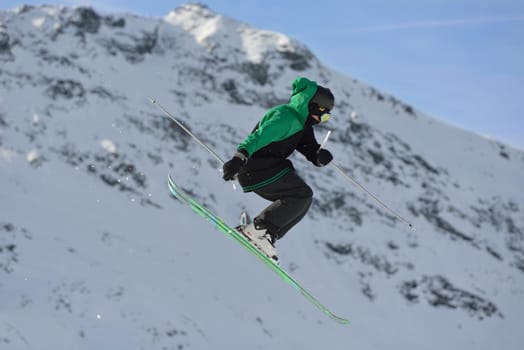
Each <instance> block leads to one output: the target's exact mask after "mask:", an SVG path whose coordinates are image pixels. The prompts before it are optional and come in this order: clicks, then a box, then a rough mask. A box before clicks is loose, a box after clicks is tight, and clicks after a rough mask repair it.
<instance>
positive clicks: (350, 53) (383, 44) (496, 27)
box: [0, 0, 524, 150]
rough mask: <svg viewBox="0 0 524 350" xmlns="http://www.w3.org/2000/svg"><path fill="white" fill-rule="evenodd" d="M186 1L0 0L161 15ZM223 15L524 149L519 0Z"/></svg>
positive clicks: (331, 5) (262, 2)
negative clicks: (290, 41) (294, 41)
mask: <svg viewBox="0 0 524 350" xmlns="http://www.w3.org/2000/svg"><path fill="white" fill-rule="evenodd" d="M185 2H187V1H164V0H154V1H137V0H105V1H104V0H92V1H89V0H85V1H83V0H71V1H53V0H46V1H43V2H42V1H30V0H28V1H14V0H0V8H2V9H6V8H12V7H15V6H18V5H20V4H23V3H30V4H39V3H47V4H63V5H90V6H93V7H94V8H96V9H98V10H101V11H103V12H113V11H116V12H133V13H137V14H143V15H149V16H159V17H160V16H164V15H166V14H167V13H168V12H169V11H170V10H172V9H174V8H175V7H177V6H178V5H180V4H183V3H185ZM202 2H203V3H205V4H206V5H208V6H209V7H210V8H211V9H213V10H215V11H217V12H219V13H222V14H224V15H226V16H229V17H233V18H236V19H238V20H241V21H243V22H247V23H250V24H252V25H254V26H255V27H258V28H261V29H268V30H273V31H278V32H282V33H285V34H287V35H289V36H291V37H293V38H295V39H297V40H299V41H300V42H302V43H304V44H306V45H307V46H308V47H309V48H310V49H311V50H312V51H313V52H314V53H315V55H317V57H319V59H320V60H321V61H322V62H323V63H325V64H326V65H328V66H330V67H332V68H335V69H337V70H338V71H340V72H344V73H346V74H348V75H350V76H352V77H354V78H356V79H359V80H361V81H364V82H367V83H369V84H371V85H373V86H374V87H376V88H378V89H380V90H383V91H385V92H387V93H390V94H392V95H394V96H396V97H398V98H400V99H402V100H403V101H405V102H406V103H408V104H411V105H413V106H415V107H416V108H418V109H420V110H422V111H424V112H425V113H427V114H429V115H431V116H433V117H435V118H437V119H441V120H444V121H446V122H448V123H450V124H452V125H456V126H459V127H462V128H465V129H468V130H472V131H474V132H477V133H479V134H483V135H489V136H492V137H494V138H497V139H499V140H501V141H503V142H505V143H508V144H510V145H512V146H515V147H518V148H520V149H523V150H524V112H523V111H524V1H522V0H424V1H413V0H395V1H388V0H381V1H379V0H366V1H362V0H323V1H318V0H316V1H309V0H303V1H282V0H281V1H274V0H243V1H240V0H218V1H202Z"/></svg>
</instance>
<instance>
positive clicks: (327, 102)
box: [309, 85, 335, 122]
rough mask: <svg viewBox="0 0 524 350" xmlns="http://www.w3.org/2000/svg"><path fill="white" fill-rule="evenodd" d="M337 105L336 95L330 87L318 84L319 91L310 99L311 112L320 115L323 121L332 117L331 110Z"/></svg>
mask: <svg viewBox="0 0 524 350" xmlns="http://www.w3.org/2000/svg"><path fill="white" fill-rule="evenodd" d="M334 105H335V96H333V93H332V92H331V90H329V89H328V88H325V87H323V86H321V85H318V86H317V92H316V93H315V95H313V97H312V98H311V101H309V113H310V114H314V115H317V116H319V117H320V120H321V121H322V122H325V121H327V120H328V119H329V118H330V114H329V112H330V111H331V110H332V109H333V106H334Z"/></svg>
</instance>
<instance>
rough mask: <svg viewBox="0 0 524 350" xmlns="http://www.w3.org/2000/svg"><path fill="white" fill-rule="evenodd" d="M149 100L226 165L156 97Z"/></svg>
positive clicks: (233, 183) (232, 183)
mask: <svg viewBox="0 0 524 350" xmlns="http://www.w3.org/2000/svg"><path fill="white" fill-rule="evenodd" d="M149 100H150V101H151V103H152V104H154V105H155V106H157V107H158V109H160V110H161V111H162V112H164V114H165V115H167V116H168V117H169V118H171V120H172V121H174V122H175V123H176V124H177V125H178V126H179V127H181V128H182V130H184V131H185V132H186V133H187V134H188V135H189V136H191V137H192V138H193V139H194V140H195V141H196V142H198V144H199V145H200V146H202V147H204V148H205V149H206V151H208V152H209V153H210V154H211V155H212V156H213V157H215V159H216V160H218V161H219V162H220V164H222V165H224V163H225V162H224V161H223V160H222V158H220V156H219V155H218V154H216V152H215V151H213V150H212V149H211V148H209V147H208V146H207V145H206V144H205V143H204V142H202V141H200V139H199V138H198V137H196V135H195V134H193V133H192V132H191V131H189V129H188V128H186V127H185V126H184V125H183V124H182V123H180V122H179V121H178V120H177V119H176V118H175V117H174V116H173V115H172V114H171V113H169V112H168V111H167V110H166V109H165V108H164V107H163V106H162V105H161V104H160V103H158V102H157V101H156V100H155V99H154V98H152V97H150V98H149ZM231 185H233V190H235V191H236V189H237V186H236V185H235V181H232V182H231Z"/></svg>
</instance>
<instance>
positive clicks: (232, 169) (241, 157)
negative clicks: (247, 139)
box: [222, 150, 247, 181]
mask: <svg viewBox="0 0 524 350" xmlns="http://www.w3.org/2000/svg"><path fill="white" fill-rule="evenodd" d="M246 161H247V155H246V154H245V153H244V152H243V150H241V151H239V152H237V153H235V154H234V155H233V158H231V159H230V160H229V161H227V162H225V163H224V166H223V167H222V170H223V172H224V175H223V176H222V178H223V179H224V180H226V181H229V180H233V179H234V178H235V175H236V174H238V171H239V170H240V168H241V167H242V165H244V163H246Z"/></svg>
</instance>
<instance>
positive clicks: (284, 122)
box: [223, 77, 335, 263]
mask: <svg viewBox="0 0 524 350" xmlns="http://www.w3.org/2000/svg"><path fill="white" fill-rule="evenodd" d="M292 88H293V92H292V95H291V98H290V101H289V103H288V104H283V105H278V106H276V107H273V108H271V109H269V110H268V111H267V112H266V114H265V115H264V116H263V117H262V119H261V120H260V121H259V122H258V123H257V125H256V126H255V128H254V129H253V131H252V132H251V134H250V135H248V136H247V137H246V138H245V139H244V141H242V142H241V143H240V144H239V145H238V146H237V151H236V153H235V154H234V155H233V157H232V158H231V160H229V161H227V162H226V163H225V164H224V166H223V178H224V180H226V181H229V180H233V179H235V178H236V177H237V176H238V181H239V183H240V185H241V186H242V189H243V191H244V192H251V191H253V192H255V193H256V194H257V195H259V196H260V197H262V198H264V199H267V200H269V201H271V202H273V203H272V204H270V205H269V206H268V207H267V208H266V209H264V210H263V211H262V212H261V213H260V214H259V215H258V216H256V217H255V218H254V220H253V222H252V223H249V224H248V225H246V226H244V227H239V230H240V232H241V233H243V234H244V235H245V236H246V237H247V238H248V239H249V240H250V241H252V242H253V244H254V245H255V246H257V247H258V248H259V249H260V250H262V251H263V252H264V253H265V254H266V255H267V256H269V257H270V258H272V259H273V260H274V261H275V262H277V263H278V257H277V251H276V249H275V242H276V241H277V240H279V239H281V238H282V237H283V236H284V235H285V234H286V232H288V231H289V230H290V229H291V228H292V227H293V226H295V225H296V224H297V223H298V222H299V221H300V220H301V219H302V218H303V217H304V215H305V214H306V212H307V211H308V209H309V207H310V206H311V202H312V197H313V191H312V190H311V188H310V187H309V186H308V185H307V184H306V183H305V182H304V180H302V179H301V178H300V177H299V176H298V175H297V174H296V172H295V169H294V167H293V164H292V163H291V161H290V160H288V159H287V158H288V157H289V156H290V155H291V154H292V153H293V151H295V150H297V151H299V152H300V153H302V154H303V155H304V156H305V157H306V159H308V160H309V161H311V162H312V163H313V164H314V165H316V166H319V167H320V166H324V165H327V164H328V163H329V162H330V161H331V160H332V159H333V156H332V155H331V153H330V152H329V151H328V150H326V149H323V148H320V145H319V143H318V142H317V140H316V139H315V135H314V133H313V126H314V125H316V124H319V123H322V122H326V121H327V120H328V119H329V118H330V111H331V110H332V109H333V106H334V103H335V98H334V96H333V94H332V93H331V91H330V90H329V89H328V88H325V87H322V86H320V85H318V84H317V83H316V82H315V81H312V80H309V79H307V78H304V77H299V78H297V79H295V80H294V81H293V84H292Z"/></svg>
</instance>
